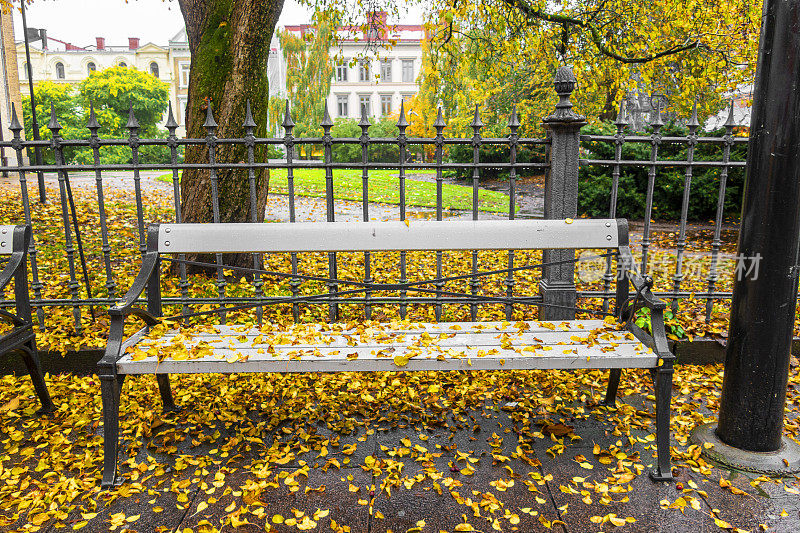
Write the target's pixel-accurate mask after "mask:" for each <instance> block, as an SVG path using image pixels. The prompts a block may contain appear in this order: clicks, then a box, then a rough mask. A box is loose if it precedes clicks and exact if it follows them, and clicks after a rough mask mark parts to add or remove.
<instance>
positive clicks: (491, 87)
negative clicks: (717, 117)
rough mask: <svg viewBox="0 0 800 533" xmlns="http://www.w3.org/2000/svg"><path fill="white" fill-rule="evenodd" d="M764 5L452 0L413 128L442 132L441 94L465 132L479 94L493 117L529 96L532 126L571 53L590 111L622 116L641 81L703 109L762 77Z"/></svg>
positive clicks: (684, 111) (439, 18)
mask: <svg viewBox="0 0 800 533" xmlns="http://www.w3.org/2000/svg"><path fill="white" fill-rule="evenodd" d="M760 14H761V3H760V2H749V1H744V0H740V1H733V2H731V1H726V0H574V1H565V2H561V3H560V5H559V4H556V3H553V2H545V1H539V2H530V1H527V0H467V1H465V2H456V1H452V2H451V3H448V5H447V6H446V7H444V8H440V9H438V10H435V11H433V12H432V13H431V17H430V20H429V22H428V23H427V24H426V29H427V32H428V35H429V36H430V38H429V40H428V42H426V43H425V49H424V52H425V53H424V58H423V72H422V78H421V90H420V93H419V94H418V96H417V98H416V99H415V101H414V103H413V106H414V109H415V111H416V119H413V118H412V129H414V130H415V131H416V132H417V133H423V132H427V134H432V133H433V129H432V123H433V121H434V120H435V118H436V113H435V107H436V105H437V104H438V103H439V102H441V103H442V104H443V106H444V108H445V112H446V114H447V115H449V116H448V118H449V122H450V124H451V130H452V131H453V132H460V131H461V130H463V129H464V127H465V126H466V125H467V124H468V123H469V121H470V120H471V119H472V112H473V111H474V105H475V104H476V103H477V104H480V106H481V108H482V110H483V112H484V113H485V114H486V118H485V119H484V122H485V123H486V124H487V125H489V127H490V128H491V127H492V126H494V125H498V127H500V128H502V127H504V125H505V122H506V121H507V119H508V116H509V115H510V112H511V108H512V106H514V105H517V107H518V111H519V113H520V115H521V116H522V122H523V129H522V133H523V134H526V133H531V132H532V130H535V129H536V127H537V125H538V123H539V121H540V119H541V117H543V116H545V115H546V114H547V113H548V112H549V111H550V110H551V109H552V105H553V104H554V102H555V95H554V93H553V90H552V76H553V72H554V71H555V70H556V68H557V67H558V66H559V65H560V64H567V65H571V66H572V67H573V70H574V73H575V76H576V78H577V80H578V90H576V92H575V94H574V97H573V102H574V104H575V106H576V108H577V109H578V110H579V111H580V112H581V113H582V114H584V115H586V116H587V117H589V118H590V119H592V118H605V119H610V118H613V117H614V116H615V114H616V112H617V108H618V105H619V102H620V100H621V99H622V98H623V97H625V95H626V93H628V92H629V91H639V92H640V93H644V94H651V93H660V94H664V95H666V96H667V98H668V100H669V103H670V107H671V110H672V111H674V112H675V113H676V114H678V115H683V116H688V115H689V113H690V110H691V107H692V105H693V103H694V102H695V101H697V103H698V111H699V114H700V116H701V118H703V117H706V116H709V115H711V114H714V113H716V112H717V111H718V110H719V109H721V108H722V107H723V106H724V101H723V100H724V98H725V97H726V95H728V94H729V93H730V92H732V91H734V90H736V89H737V88H740V87H742V86H743V85H746V84H748V83H750V82H751V81H752V79H753V76H754V71H755V62H756V61H755V60H756V53H757V48H758V35H759V31H760ZM412 117H414V115H412ZM526 119H527V120H526Z"/></svg>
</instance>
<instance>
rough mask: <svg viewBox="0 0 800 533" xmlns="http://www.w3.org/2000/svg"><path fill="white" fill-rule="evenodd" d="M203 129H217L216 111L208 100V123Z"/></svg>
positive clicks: (205, 123) (204, 124) (206, 122)
mask: <svg viewBox="0 0 800 533" xmlns="http://www.w3.org/2000/svg"><path fill="white" fill-rule="evenodd" d="M203 127H204V128H206V129H207V130H215V129H217V121H216V120H214V110H213V109H212V105H211V100H208V107H206V121H205V122H204V123H203Z"/></svg>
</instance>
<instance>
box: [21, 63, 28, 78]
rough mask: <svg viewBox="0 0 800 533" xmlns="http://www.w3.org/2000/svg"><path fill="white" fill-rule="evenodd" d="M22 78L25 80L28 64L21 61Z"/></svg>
mask: <svg viewBox="0 0 800 533" xmlns="http://www.w3.org/2000/svg"><path fill="white" fill-rule="evenodd" d="M22 79H25V80H27V79H28V64H27V63H23V64H22Z"/></svg>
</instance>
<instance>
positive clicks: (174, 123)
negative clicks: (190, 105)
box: [164, 102, 178, 130]
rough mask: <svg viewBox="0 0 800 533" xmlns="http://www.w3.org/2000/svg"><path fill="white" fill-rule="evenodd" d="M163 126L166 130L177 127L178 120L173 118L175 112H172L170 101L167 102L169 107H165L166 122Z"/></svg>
mask: <svg viewBox="0 0 800 533" xmlns="http://www.w3.org/2000/svg"><path fill="white" fill-rule="evenodd" d="M164 127H165V128H167V129H168V130H176V129H178V122H177V121H176V120H175V114H174V113H173V112H172V102H170V103H169V107H168V108H167V123H166V124H164Z"/></svg>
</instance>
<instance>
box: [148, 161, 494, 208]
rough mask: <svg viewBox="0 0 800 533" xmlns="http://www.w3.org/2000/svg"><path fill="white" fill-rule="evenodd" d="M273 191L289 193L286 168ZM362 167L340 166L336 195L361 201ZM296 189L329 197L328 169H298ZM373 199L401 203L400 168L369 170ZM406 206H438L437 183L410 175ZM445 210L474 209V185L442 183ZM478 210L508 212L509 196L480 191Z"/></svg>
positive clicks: (276, 173) (276, 174)
mask: <svg viewBox="0 0 800 533" xmlns="http://www.w3.org/2000/svg"><path fill="white" fill-rule="evenodd" d="M157 179H158V180H159V181H163V182H166V183H172V174H164V175H162V176H159V177H158V178H157ZM269 183H270V192H271V193H278V194H288V193H289V180H288V179H287V172H286V169H283V168H281V169H272V170H271V173H270V181H269ZM361 188H362V182H361V171H360V170H347V169H336V170H334V171H333V195H334V198H336V199H339V200H355V201H360V200H361V194H362V190H361ZM294 190H295V194H296V195H297V196H313V197H322V198H324V197H325V171H324V170H323V169H317V168H314V169H295V170H294ZM369 200H370V201H371V202H381V203H386V204H399V203H400V188H399V179H398V178H397V170H372V171H370V173H369ZM406 205H408V206H418V207H433V208H435V207H436V183H432V182H428V181H419V180H412V179H408V178H406ZM442 208H443V209H472V187H466V186H463V185H453V184H450V183H445V184H443V185H442ZM478 209H479V210H480V211H488V212H492V213H508V195H507V194H505V193H502V192H498V191H487V190H483V189H482V190H480V191H478Z"/></svg>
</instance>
